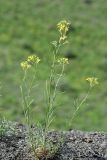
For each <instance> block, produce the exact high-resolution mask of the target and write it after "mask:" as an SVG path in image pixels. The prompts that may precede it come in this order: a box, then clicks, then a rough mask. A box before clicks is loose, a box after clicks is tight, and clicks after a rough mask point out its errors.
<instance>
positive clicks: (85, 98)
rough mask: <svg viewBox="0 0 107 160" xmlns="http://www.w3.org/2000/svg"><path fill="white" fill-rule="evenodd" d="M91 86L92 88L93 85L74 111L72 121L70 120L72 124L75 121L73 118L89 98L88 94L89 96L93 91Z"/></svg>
mask: <svg viewBox="0 0 107 160" xmlns="http://www.w3.org/2000/svg"><path fill="white" fill-rule="evenodd" d="M91 88H92V87H90V88H89V90H88V92H87V94H86V96H85V97H84V98H83V99H82V101H81V102H80V104H79V105H78V106H77V108H76V110H75V111H74V113H73V115H72V118H71V121H70V126H71V125H72V122H73V120H74V118H75V116H76V114H77V112H78V110H79V109H80V107H81V106H82V105H83V103H84V102H85V101H86V100H87V98H88V96H89V93H90V91H91Z"/></svg>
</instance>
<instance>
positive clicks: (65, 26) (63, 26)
mask: <svg viewBox="0 0 107 160" xmlns="http://www.w3.org/2000/svg"><path fill="white" fill-rule="evenodd" d="M69 27H70V23H69V22H67V21H66V20H63V21H60V22H59V23H58V24H57V28H58V30H59V32H60V34H61V36H60V39H59V43H61V42H65V41H66V39H67V32H68V30H69Z"/></svg>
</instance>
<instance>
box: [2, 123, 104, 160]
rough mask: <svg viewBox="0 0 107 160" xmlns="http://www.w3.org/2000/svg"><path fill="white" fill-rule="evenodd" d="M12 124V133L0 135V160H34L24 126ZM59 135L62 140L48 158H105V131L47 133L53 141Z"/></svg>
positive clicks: (75, 159)
mask: <svg viewBox="0 0 107 160" xmlns="http://www.w3.org/2000/svg"><path fill="white" fill-rule="evenodd" d="M11 124H12V123H11ZM14 126H15V132H14V134H13V133H11V132H9V131H8V132H7V133H6V134H5V135H3V136H0V160H35V156H34V155H33V153H32V151H31V148H30V146H29V145H28V143H27V140H26V127H25V126H23V125H21V124H18V123H14ZM60 137H63V142H62V143H61V145H60V147H59V149H58V151H57V153H56V154H55V155H54V157H53V159H50V160H107V133H103V132H83V131H77V130H71V131H64V132H57V131H51V132H49V134H48V138H50V139H51V140H52V141H53V143H57V141H58V138H60Z"/></svg>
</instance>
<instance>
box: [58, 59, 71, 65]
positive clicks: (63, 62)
mask: <svg viewBox="0 0 107 160" xmlns="http://www.w3.org/2000/svg"><path fill="white" fill-rule="evenodd" d="M57 62H58V63H60V64H69V62H68V58H60V59H58V60H57Z"/></svg>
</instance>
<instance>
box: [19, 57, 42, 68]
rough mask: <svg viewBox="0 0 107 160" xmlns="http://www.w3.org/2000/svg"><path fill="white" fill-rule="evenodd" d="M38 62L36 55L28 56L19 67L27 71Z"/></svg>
mask: <svg viewBox="0 0 107 160" xmlns="http://www.w3.org/2000/svg"><path fill="white" fill-rule="evenodd" d="M39 62H40V59H39V57H38V56H36V55H31V56H28V58H27V60H26V61H24V62H21V67H22V69H23V70H28V69H29V68H31V66H32V65H35V64H38V63H39Z"/></svg>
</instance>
